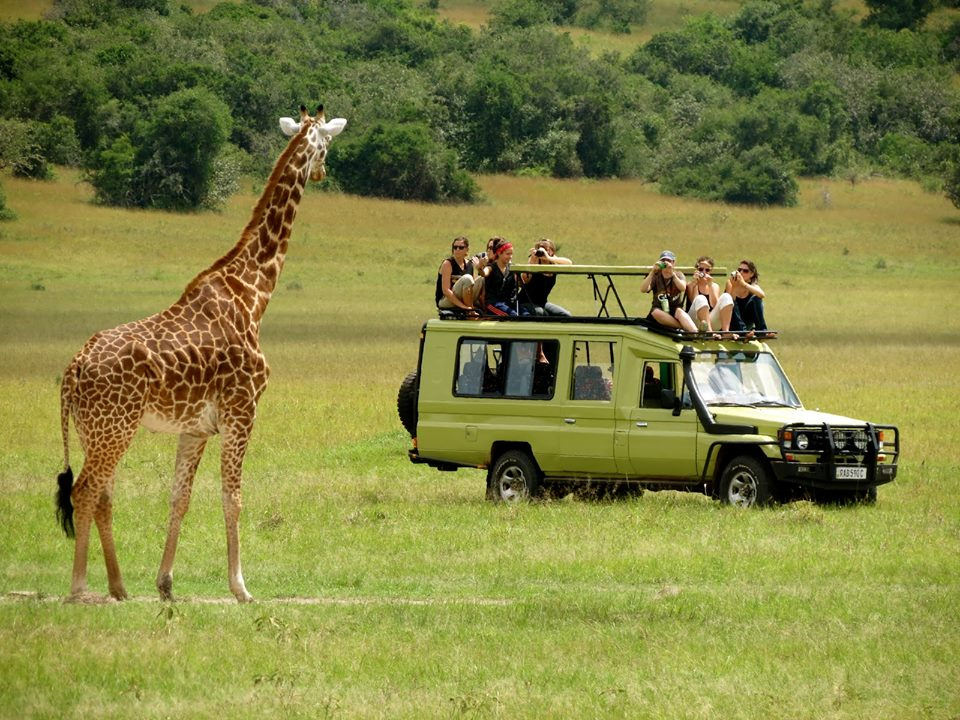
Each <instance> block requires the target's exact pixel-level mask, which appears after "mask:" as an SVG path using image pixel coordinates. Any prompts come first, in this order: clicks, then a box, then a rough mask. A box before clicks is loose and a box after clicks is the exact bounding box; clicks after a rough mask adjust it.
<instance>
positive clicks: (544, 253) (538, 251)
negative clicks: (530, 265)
mask: <svg viewBox="0 0 960 720" xmlns="http://www.w3.org/2000/svg"><path fill="white" fill-rule="evenodd" d="M533 254H534V255H536V256H537V257H546V256H547V251H546V250H544V249H543V248H537V249H536V250H534V251H533Z"/></svg>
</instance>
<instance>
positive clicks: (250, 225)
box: [180, 123, 310, 301]
mask: <svg viewBox="0 0 960 720" xmlns="http://www.w3.org/2000/svg"><path fill="white" fill-rule="evenodd" d="M309 129H310V124H309V123H303V126H302V127H301V128H300V132H298V133H297V134H296V135H294V136H293V137H292V138H290V142H289V143H287V147H286V149H285V150H284V151H283V153H282V154H281V155H280V157H279V158H278V159H277V162H276V164H275V165H274V166H273V171H272V172H271V173H270V178H269V179H268V180H267V185H266V187H265V188H264V189H263V193H262V194H261V195H260V199H259V200H258V201H257V204H256V205H255V206H254V208H253V212H252V213H251V215H250V220H249V222H247V225H246V227H244V228H243V232H241V233H240V240H238V241H237V244H236V245H234V246H233V247H232V248H231V249H230V251H229V252H228V253H227V254H226V255H224V256H223V257H222V258H220V259H219V260H217V261H216V262H215V263H213V265H211V266H210V267H208V268H207V269H206V270H203V271H201V272H200V274H198V275H197V276H196V277H195V278H194V279H193V280H191V281H190V283H189V284H188V285H187V287H186V289H185V290H184V291H183V294H182V295H181V296H180V300H181V301H182V300H184V299H185V298H186V296H187V295H189V294H190V293H191V292H192V291H193V290H195V289H196V288H197V287H198V286H199V285H200V284H202V283H203V281H204V280H205V279H206V278H207V277H208V276H210V275H213V274H214V273H216V272H217V271H218V270H221V269H223V268H224V267H226V266H227V265H229V264H230V263H231V262H232V261H233V260H234V259H235V258H236V257H237V256H238V255H239V254H240V253H241V252H242V251H243V248H244V246H245V245H246V242H247V240H248V239H249V238H250V236H251V235H252V234H253V233H254V232H255V231H256V229H257V226H258V225H259V224H260V220H261V219H262V217H263V213H264V212H266V209H267V205H268V204H269V203H270V198H271V197H272V196H273V189H274V187H276V185H277V183H278V182H279V181H280V177H281V176H282V175H283V172H284V170H285V169H286V167H287V164H288V163H289V162H290V157H291V156H292V155H293V154H294V152H296V149H297V148H298V147H299V146H300V141H301V139H302V138H303V137H305V136H306V134H307V130H309Z"/></svg>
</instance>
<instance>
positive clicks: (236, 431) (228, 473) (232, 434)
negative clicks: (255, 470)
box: [220, 410, 253, 602]
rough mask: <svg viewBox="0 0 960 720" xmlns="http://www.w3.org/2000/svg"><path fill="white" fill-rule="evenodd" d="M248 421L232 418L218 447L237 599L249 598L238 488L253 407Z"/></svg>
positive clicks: (229, 564) (230, 566)
mask: <svg viewBox="0 0 960 720" xmlns="http://www.w3.org/2000/svg"><path fill="white" fill-rule="evenodd" d="M249 417H250V420H249V421H247V423H244V422H243V421H242V420H241V421H237V420H235V421H232V422H230V423H229V425H228V427H227V428H226V430H225V431H224V432H223V440H222V446H221V451H220V475H221V482H222V496H223V519H224V522H225V523H226V526H227V575H228V579H229V582H230V590H231V591H232V592H233V594H234V596H236V598H237V600H238V601H239V602H252V601H253V596H251V595H250V593H248V592H247V588H246V586H245V585H244V583H243V573H242V571H241V569H240V511H241V509H242V508H243V497H242V494H241V492H240V485H241V479H242V478H241V472H242V468H243V456H244V454H245V453H246V451H247V442H248V441H249V439H250V430H251V429H252V428H251V425H252V422H253V420H252V418H253V411H252V410H251V411H250V415H249Z"/></svg>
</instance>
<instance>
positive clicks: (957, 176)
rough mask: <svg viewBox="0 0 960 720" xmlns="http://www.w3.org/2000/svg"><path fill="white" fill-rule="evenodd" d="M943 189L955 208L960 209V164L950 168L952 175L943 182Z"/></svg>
mask: <svg viewBox="0 0 960 720" xmlns="http://www.w3.org/2000/svg"><path fill="white" fill-rule="evenodd" d="M943 189H944V191H945V192H946V194H947V197H948V198H949V199H950V202H952V203H953V206H954V207H956V208H960V163H957V164H956V165H954V166H953V167H952V168H950V173H949V174H948V175H947V177H946V179H945V180H944V181H943Z"/></svg>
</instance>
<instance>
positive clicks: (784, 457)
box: [397, 266, 900, 507]
mask: <svg viewBox="0 0 960 720" xmlns="http://www.w3.org/2000/svg"><path fill="white" fill-rule="evenodd" d="M538 267H539V266H522V268H517V269H524V271H526V268H532V269H533V271H536V269H537V268H538ZM551 269H552V268H551ZM610 270H611V272H615V269H610ZM568 272H574V271H568ZM583 274H588V273H586V272H584V273H583ZM591 278H592V279H593V280H594V288H595V290H596V288H597V283H596V276H595V275H592V276H591ZM607 280H608V281H609V280H610V277H609V275H608V276H607ZM595 297H597V295H596V293H595ZM617 302H618V303H619V298H618V299H617ZM604 311H605V308H604V307H603V305H601V313H602V312H604ZM761 335H762V334H761ZM397 407H398V411H399V415H400V419H401V421H402V423H403V425H404V426H405V427H406V429H407V430H408V432H409V433H410V435H411V437H412V438H413V447H412V448H411V449H410V450H409V456H410V460H411V461H412V462H414V463H423V464H426V465H428V466H431V467H434V468H436V469H438V470H456V469H457V468H461V467H468V468H482V469H486V470H487V497H488V498H490V499H492V500H495V501H505V502H510V501H516V500H522V499H526V498H529V497H531V496H535V495H538V494H539V493H541V492H543V491H549V490H553V491H556V490H558V489H561V490H562V491H563V492H566V491H567V490H570V489H573V490H576V489H577V487H578V486H580V487H583V486H589V487H592V488H601V489H605V490H606V491H610V490H613V489H616V490H618V491H630V490H634V489H641V488H653V489H664V488H670V489H675V490H688V491H694V492H702V493H706V494H708V495H711V496H713V497H716V498H719V499H720V500H721V501H723V502H726V503H729V504H731V505H737V506H742V507H749V506H753V505H765V504H768V503H770V502H772V501H775V500H788V499H791V498H794V497H798V496H813V497H814V498H815V499H825V500H830V501H860V502H872V501H874V500H875V499H876V488H877V486H878V485H882V484H884V483H887V482H890V481H892V480H893V479H894V478H895V477H896V474H897V459H898V456H899V452H900V440H899V432H898V430H897V428H896V427H893V426H890V425H875V424H872V423H869V422H864V421H861V420H854V419H851V418H848V417H842V416H838V415H830V414H827V413H822V412H816V411H811V410H806V409H805V408H804V407H803V405H802V404H801V403H800V400H799V399H798V397H797V394H796V392H795V391H794V389H793V386H792V385H791V384H790V381H789V380H788V379H787V377H786V375H785V374H784V372H783V370H782V368H781V367H780V364H779V363H778V362H777V359H776V357H775V356H774V354H773V352H772V351H771V350H770V348H769V344H768V342H762V341H761V340H757V339H753V340H750V341H744V340H734V339H724V340H719V341H718V340H715V339H712V338H709V337H706V336H705V335H692V334H687V333H680V332H677V331H668V330H665V329H663V328H661V327H660V326H658V325H656V324H655V323H653V324H651V323H648V322H647V321H646V320H645V319H643V318H636V317H628V316H626V313H624V317H620V318H617V317H609V316H606V317H603V316H601V317H578V318H544V317H529V318H524V317H520V318H497V319H491V320H479V321H477V320H456V319H450V320H444V319H438V320H430V321H428V322H427V323H425V324H424V326H423V330H422V332H421V335H420V356H419V362H418V367H417V369H416V370H415V371H414V372H412V373H410V374H409V375H408V376H407V377H406V379H405V380H404V381H403V383H402V385H401V387H400V392H399V395H398V400H397Z"/></svg>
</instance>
